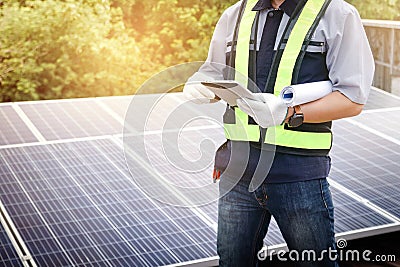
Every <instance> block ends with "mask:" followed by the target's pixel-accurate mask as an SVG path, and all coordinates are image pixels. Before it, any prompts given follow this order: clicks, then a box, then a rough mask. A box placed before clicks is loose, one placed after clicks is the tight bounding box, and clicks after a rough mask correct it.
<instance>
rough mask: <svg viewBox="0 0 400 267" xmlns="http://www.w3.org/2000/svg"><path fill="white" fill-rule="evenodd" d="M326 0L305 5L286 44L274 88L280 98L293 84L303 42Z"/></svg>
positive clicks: (308, 2)
mask: <svg viewBox="0 0 400 267" xmlns="http://www.w3.org/2000/svg"><path fill="white" fill-rule="evenodd" d="M324 2H325V0H309V1H307V3H306V4H305V6H304V8H303V10H302V12H301V14H300V16H299V18H298V20H297V22H296V24H295V25H294V27H293V29H292V32H291V33H290V36H289V40H288V42H287V44H286V47H285V50H284V52H283V54H282V59H281V61H280V63H279V68H278V73H277V78H276V81H275V86H274V94H275V95H276V96H279V94H280V93H281V91H282V89H283V88H284V87H285V86H288V85H290V84H291V82H292V75H293V70H294V66H295V64H296V60H297V57H298V55H299V51H300V50H301V46H302V45H303V41H304V39H305V37H306V35H307V32H308V30H309V29H310V28H311V26H312V24H313V22H314V20H315V18H316V17H317V15H318V13H319V11H320V10H321V8H322V6H323V5H324Z"/></svg>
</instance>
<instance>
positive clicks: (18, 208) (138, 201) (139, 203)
mask: <svg viewBox="0 0 400 267" xmlns="http://www.w3.org/2000/svg"><path fill="white" fill-rule="evenodd" d="M158 97H159V95H148V96H139V98H138V99H140V101H142V105H143V107H145V106H148V104H153V103H155V100H157V98H158ZM377 99H380V100H379V101H381V102H379V103H378V102H377ZM99 101H100V102H99ZM130 101H131V99H130V98H129V97H127V98H109V99H108V98H104V99H88V100H79V101H75V100H73V101H59V102H57V101H55V102H43V103H38V104H31V103H29V104H26V103H25V104H21V105H20V107H21V108H22V110H23V111H24V112H25V113H26V114H27V116H28V117H29V119H31V120H32V122H33V123H34V125H35V126H36V127H37V128H38V129H39V131H40V132H41V133H42V134H43V136H44V137H45V138H46V139H47V140H57V139H60V138H76V137H87V136H101V135H106V134H107V135H108V134H119V133H121V132H122V124H121V123H120V121H121V120H118V118H115V117H113V116H112V115H110V114H109V110H112V111H113V112H114V115H116V116H117V117H118V116H119V117H123V114H124V113H125V110H126V109H127V108H128V106H129V104H130ZM146 101H148V102H147V103H146ZM185 101H186V100H185V99H184V98H183V97H182V95H181V94H170V95H168V96H164V97H163V100H162V101H161V102H160V103H159V105H158V106H157V107H156V108H155V109H154V110H153V113H152V114H151V120H150V124H148V125H147V126H148V128H147V130H159V129H161V128H162V127H163V123H164V122H165V121H167V125H166V126H165V128H166V129H168V131H169V132H168V131H164V132H163V133H161V132H159V133H157V132H153V133H146V134H145V135H144V137H143V136H139V135H136V136H133V137H129V138H126V139H124V140H122V139H121V138H119V139H117V138H116V139H113V138H104V139H99V140H92V141H81V142H78V141H76V142H64V143H60V144H47V145H35V146H27V147H14V148H3V149H0V176H1V186H0V199H1V200H2V202H3V203H4V205H5V206H6V209H7V211H8V212H9V213H10V215H11V217H12V219H13V221H14V223H15V225H16V226H17V229H18V230H19V232H20V234H21V236H22V238H23V240H24V241H25V243H26V244H27V246H28V248H29V250H30V252H31V253H32V254H33V255H34V259H35V261H36V262H37V263H38V265H39V266H44V267H47V266H160V265H167V264H174V263H179V262H186V261H192V260H196V259H204V258H209V257H215V256H216V230H215V226H216V223H217V201H216V200H214V201H212V202H211V203H209V204H207V205H203V206H200V207H196V208H180V207H174V206H170V205H167V204H163V203H162V202H160V201H157V200H155V199H154V198H152V197H153V196H158V195H167V194H169V192H166V187H165V186H164V185H160V184H158V185H154V184H148V186H149V188H150V187H151V189H152V190H151V191H150V192H146V194H147V195H146V194H145V193H144V191H143V187H142V186H147V184H146V183H144V184H140V185H138V184H137V183H136V182H137V179H140V181H146V180H148V181H150V183H151V182H152V180H151V179H150V178H152V175H154V173H153V174H152V172H153V171H154V170H156V171H157V172H158V173H161V174H162V175H163V176H164V178H166V179H167V181H169V182H172V183H173V184H175V185H177V186H187V187H198V186H204V185H208V184H210V183H211V177H210V173H211V168H212V161H213V156H214V151H215V149H216V148H217V147H218V146H219V145H220V144H221V143H222V142H223V141H224V137H223V132H222V130H221V128H218V127H219V126H218V123H215V121H213V120H214V119H215V120H218V121H219V120H220V119H221V118H220V117H219V116H220V115H221V114H222V112H223V109H224V107H223V105H219V104H216V105H209V106H207V105H203V106H201V107H199V106H197V105H194V104H192V103H187V104H184V105H181V106H180V104H181V103H184V102H185ZM384 101H386V102H384ZM396 101H397V100H396V98H392V97H390V96H388V95H386V94H383V93H381V92H379V91H372V92H371V98H370V102H369V104H367V107H366V108H367V109H371V108H380V107H388V105H389V106H390V105H392V106H399V105H398V104H399V103H397V102H396ZM399 102H400V100H399ZM98 103H102V104H98ZM104 106H106V108H104ZM206 106H207V107H206ZM5 107H8V108H11V107H10V106H2V107H0V117H1V116H2V114H6V115H7V116H8V117H9V118H10V116H11V115H10V114H14V115H16V116H17V119H16V121H18V119H19V117H18V115H17V114H16V113H15V112H11V111H13V109H12V108H11V109H4V108H5ZM107 107H108V108H107ZM4 110H6V111H4ZM2 111H3V113H2ZM4 112H5V113H4ZM170 112H172V114H175V113H174V112H176V114H178V113H179V114H181V115H180V116H178V117H177V116H176V114H175V115H173V116H170V117H169V118H168V116H169V115H168V114H170ZM82 114H83V115H82ZM390 115H391V113H390V112H375V111H373V113H365V114H364V115H362V116H360V117H358V118H356V119H352V120H350V121H340V122H335V124H334V125H335V127H334V131H335V138H334V143H335V144H334V149H333V150H332V155H331V156H332V161H333V166H334V167H333V168H332V172H331V179H332V180H333V181H335V182H337V183H339V184H340V185H343V186H345V187H347V188H349V189H351V190H353V192H354V193H355V194H358V195H360V196H361V197H364V198H366V199H367V200H368V201H370V202H371V203H373V204H375V205H377V206H378V207H380V208H383V209H385V210H386V211H389V212H391V213H392V214H393V215H396V216H398V217H400V208H399V207H400V189H399V188H400V187H398V186H397V185H400V181H399V179H398V173H399V171H400V153H398V144H396V142H395V143H394V142H393V140H399V137H398V134H397V135H396V133H398V132H399V130H400V124H398V123H397V122H394V123H393V122H392V123H391V120H390ZM3 116H4V115H3ZM196 116H199V117H201V116H203V117H204V116H206V117H207V116H208V117H209V119H204V118H201V119H199V120H195V121H193V122H190V123H189V124H185V123H186V122H188V120H189V119H190V118H193V117H196ZM174 117H175V118H177V119H176V120H175V121H174V120H173V118H174ZM166 118H167V120H166ZM352 121H354V122H356V123H360V124H362V125H366V126H368V127H370V128H372V129H375V130H379V131H381V132H382V133H384V134H386V135H387V136H389V137H390V138H393V140H392V141H390V140H387V138H386V139H385V136H383V137H382V136H378V135H376V134H374V133H371V132H369V131H366V130H365V129H361V128H359V127H358V126H356V125H354V123H351V122H352ZM130 122H131V123H132V125H134V126H135V127H136V128H137V130H143V129H142V126H143V124H142V123H143V121H140V120H137V121H136V120H133V121H130ZM183 126H185V127H186V129H185V130H184V131H180V130H179V129H181V128H182V127H183ZM195 126H201V127H199V128H192V130H188V127H195ZM28 130H29V129H28ZM29 132H30V131H29ZM30 134H31V133H30ZM136 134H137V132H136ZM32 136H33V135H32ZM18 138H19V139H18ZM18 138H17V139H18V140H17V141H15V142H19V143H21V142H28V141H27V140H28V138H26V137H25V136H24V137H23V138H20V137H18ZM24 138H25V139H24ZM143 138H144V140H145V145H144V146H139V144H140V142H141V140H143ZM161 138H164V139H161ZM3 140H5V139H4V138H3ZM9 140H11V139H9ZM202 140H211V141H212V142H213V143H214V144H213V145H212V144H211V143H209V144H208V145H210V147H208V146H206V144H207V143H206V142H203V143H202ZM34 141H37V140H36V139H35V140H34ZM34 141H33V142H34ZM122 141H125V142H126V141H128V148H129V147H130V148H131V149H132V150H133V151H134V152H135V153H133V154H129V155H128V162H129V163H130V165H129V166H130V171H131V173H129V171H128V167H127V165H126V163H125V158H124V154H123V152H122V148H121V147H120V146H119V145H117V144H122ZM7 142H10V141H7ZM13 142H14V141H13ZM29 142H31V141H29ZM171 144H172V145H171ZM176 144H178V145H176ZM0 145H2V143H1V136H0ZM125 145H126V144H125ZM125 148H126V146H125ZM163 149H164V150H163ZM201 156H203V157H205V158H207V159H209V163H210V164H209V165H207V164H205V165H204V162H202V161H198V159H199V158H200V157H201ZM148 159H149V163H150V164H149V166H147V165H146V164H147V163H145V161H146V160H148ZM196 160H197V161H198V162H197V163H193V162H192V161H195V162H196ZM171 162H172V163H173V164H171ZM196 164H197V165H196ZM204 166H205V167H204ZM194 167H196V168H198V169H199V171H198V172H197V173H189V174H188V172H187V171H188V170H189V168H194ZM200 167H203V168H202V169H201V168H200ZM200 169H201V170H200ZM131 174H132V175H133V177H132V176H131ZM139 187H140V188H139ZM212 188H214V189H217V184H216V185H214V184H212ZM331 190H332V194H333V199H334V202H335V205H336V209H335V220H336V224H335V228H336V231H337V233H345V232H348V231H352V232H353V231H355V232H357V231H363V230H365V229H370V228H371V227H377V226H385V225H393V222H394V221H393V220H391V219H388V218H387V217H385V216H383V215H381V214H380V213H378V212H377V211H376V210H373V209H371V208H370V207H368V206H367V205H365V204H364V203H361V202H359V201H358V200H356V199H354V198H352V197H350V196H348V195H346V194H345V193H344V192H342V191H341V190H339V189H338V188H337V187H336V185H335V184H334V185H333V186H331ZM210 196H212V197H215V195H214V193H213V194H211V195H210V192H208V193H207V192H205V193H204V194H203V193H199V191H197V193H196V194H193V196H190V200H192V201H194V202H196V201H204V200H210ZM210 201H211V200H210ZM199 215H200V216H199ZM0 241H1V243H0V256H1V258H0V265H2V266H3V265H4V266H21V265H18V264H19V261H18V258H17V255H16V254H15V251H14V252H12V249H11V248H10V242H9V240H8V241H7V237H6V236H5V235H4V231H3V229H2V228H1V227H0ZM264 241H265V243H266V244H267V245H270V246H271V245H278V244H283V243H284V240H283V238H282V235H281V233H280V231H279V228H278V227H277V225H276V222H275V221H274V220H272V222H271V225H270V228H269V231H268V234H267V237H266V238H265V240H264ZM2 246H3V247H2ZM3 248H4V249H3ZM13 264H15V265H13Z"/></svg>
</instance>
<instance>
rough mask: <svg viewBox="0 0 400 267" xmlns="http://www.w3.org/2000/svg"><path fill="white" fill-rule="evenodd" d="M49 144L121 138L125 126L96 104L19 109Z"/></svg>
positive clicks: (52, 103) (52, 104) (53, 103)
mask: <svg viewBox="0 0 400 267" xmlns="http://www.w3.org/2000/svg"><path fill="white" fill-rule="evenodd" d="M19 106H20V107H21V109H22V110H23V111H24V113H25V114H26V116H28V118H29V119H30V120H31V121H32V123H33V124H34V125H35V126H36V128H37V129H38V130H39V131H40V132H41V133H42V135H43V136H44V137H45V139H46V140H60V139H72V138H81V137H88V136H101V135H108V134H118V133H121V132H122V128H123V124H122V122H120V121H118V120H117V119H116V118H114V117H113V116H112V115H111V114H109V113H108V112H107V110H105V109H103V108H102V107H101V106H100V105H99V104H97V103H96V101H93V100H89V99H87V100H68V101H44V102H37V103H26V104H20V105H19Z"/></svg>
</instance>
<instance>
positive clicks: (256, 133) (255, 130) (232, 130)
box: [224, 108, 260, 142]
mask: <svg viewBox="0 0 400 267" xmlns="http://www.w3.org/2000/svg"><path fill="white" fill-rule="evenodd" d="M235 119H236V123H235V124H226V123H225V124H224V131H225V136H226V138H227V139H230V140H234V141H251V142H258V141H259V140H260V128H259V126H258V125H249V124H248V116H247V114H246V113H244V112H243V111H242V110H240V109H239V108H235Z"/></svg>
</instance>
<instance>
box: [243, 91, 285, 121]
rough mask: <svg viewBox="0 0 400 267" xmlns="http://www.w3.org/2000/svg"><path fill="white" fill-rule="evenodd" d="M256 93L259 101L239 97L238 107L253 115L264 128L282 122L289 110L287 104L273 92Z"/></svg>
mask: <svg viewBox="0 0 400 267" xmlns="http://www.w3.org/2000/svg"><path fill="white" fill-rule="evenodd" d="M256 95H258V97H257V98H259V101H258V100H252V99H248V98H245V99H238V100H237V105H238V107H239V108H240V109H241V110H242V111H244V112H245V113H246V114H248V115H249V116H251V117H253V119H254V121H255V122H256V123H257V124H258V125H260V126H261V127H263V128H268V127H272V126H276V125H280V124H282V123H283V122H284V120H285V119H286V116H287V112H288V107H287V106H286V104H285V103H283V101H282V100H281V99H280V98H279V97H277V96H275V95H273V94H268V93H257V94H256Z"/></svg>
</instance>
